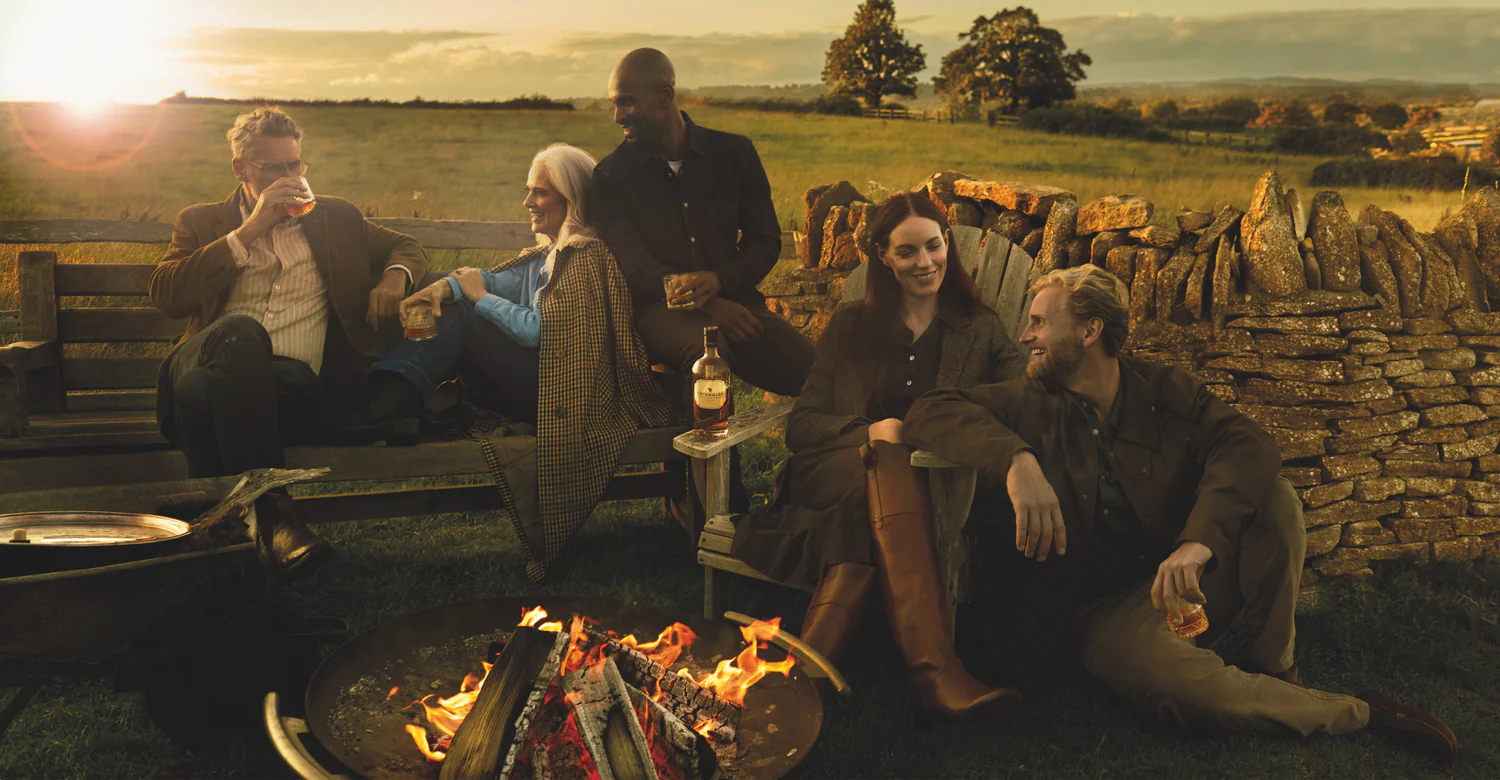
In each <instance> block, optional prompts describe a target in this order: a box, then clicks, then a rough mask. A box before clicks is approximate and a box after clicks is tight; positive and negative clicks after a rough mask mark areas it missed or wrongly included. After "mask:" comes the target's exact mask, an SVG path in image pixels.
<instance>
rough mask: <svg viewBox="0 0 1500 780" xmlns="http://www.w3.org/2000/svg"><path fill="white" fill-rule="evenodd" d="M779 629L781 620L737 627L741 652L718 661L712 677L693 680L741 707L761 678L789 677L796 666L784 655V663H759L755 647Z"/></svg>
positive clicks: (762, 621)
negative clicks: (775, 674) (740, 638)
mask: <svg viewBox="0 0 1500 780" xmlns="http://www.w3.org/2000/svg"><path fill="white" fill-rule="evenodd" d="M780 626H781V618H771V620H769V621H765V620H757V621H755V622H754V623H751V624H750V625H748V626H741V627H740V635H741V636H743V637H744V638H745V649H744V650H741V651H740V654H739V655H737V656H735V657H734V658H733V659H732V660H724V661H720V662H719V668H717V669H715V670H714V673H713V674H710V675H705V676H704V677H703V678H702V679H700V680H697V683H698V684H699V685H701V686H703V687H704V688H708V689H709V690H711V691H713V692H715V693H717V694H719V697H720V698H722V699H727V700H728V701H732V702H734V703H735V704H744V703H745V691H748V690H750V686H752V685H754V684H756V683H758V682H760V680H761V678H762V677H765V676H766V675H767V674H770V673H772V672H775V673H778V674H783V675H784V674H790V673H791V671H792V664H794V663H796V659H795V658H793V657H792V656H790V655H788V656H787V657H786V660H784V661H773V662H770V663H767V662H765V661H762V660H760V653H759V652H758V650H759V648H762V647H765V646H766V645H768V644H769V643H770V641H771V637H773V636H775V635H776V631H777V629H779V628H780ZM699 733H700V734H701V733H702V732H699ZM705 736H707V735H705Z"/></svg>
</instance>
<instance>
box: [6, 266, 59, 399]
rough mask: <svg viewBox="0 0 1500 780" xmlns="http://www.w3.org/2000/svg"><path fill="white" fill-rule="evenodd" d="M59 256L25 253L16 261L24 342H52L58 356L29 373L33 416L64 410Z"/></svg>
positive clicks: (25, 383)
mask: <svg viewBox="0 0 1500 780" xmlns="http://www.w3.org/2000/svg"><path fill="white" fill-rule="evenodd" d="M56 268H57V253H56V252H22V253H21V256H20V257H19V258H17V260H16V282H17V287H18V288H19V293H20V296H21V306H20V309H21V340H22V341H42V342H51V343H52V345H53V347H54V348H55V349H56V350H57V352H58V354H56V355H54V356H53V357H54V358H55V359H54V360H53V361H52V365H50V366H44V367H41V368H35V369H32V370H30V371H27V372H26V373H25V375H24V376H23V377H22V383H21V388H22V393H23V394H24V396H25V398H26V399H27V400H28V402H29V403H28V405H29V407H30V410H31V412H32V413H34V414H59V413H61V412H62V410H63V386H62V370H61V367H60V365H59V364H60V363H61V362H62V360H61V358H62V355H61V347H58V346H57V283H56V280H55V279H54V276H53V271H54V269H56Z"/></svg>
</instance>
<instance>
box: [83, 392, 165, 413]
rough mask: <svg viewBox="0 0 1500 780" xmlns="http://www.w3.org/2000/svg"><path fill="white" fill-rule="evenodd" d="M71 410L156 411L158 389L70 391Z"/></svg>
mask: <svg viewBox="0 0 1500 780" xmlns="http://www.w3.org/2000/svg"><path fill="white" fill-rule="evenodd" d="M67 407H68V411H69V412H112V411H139V410H147V411H154V410H155V409H156V390H155V389H151V390H132V391H129V392H124V393H69V394H68V402H67Z"/></svg>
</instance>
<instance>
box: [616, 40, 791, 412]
mask: <svg viewBox="0 0 1500 780" xmlns="http://www.w3.org/2000/svg"><path fill="white" fill-rule="evenodd" d="M676 84H677V77H676V73H675V71H674V69H673V68H672V62H671V61H670V60H668V59H667V56H666V55H665V54H663V53H661V52H660V51H657V50H656V49H636V50H635V51H632V52H630V53H629V54H627V55H625V58H624V59H622V60H620V64H619V65H618V66H616V68H615V70H614V73H613V74H612V75H611V76H610V80H609V100H610V102H611V103H613V104H614V111H615V122H616V124H619V125H620V126H621V127H622V128H624V131H625V141H624V142H623V143H621V144H620V146H619V147H618V148H616V149H615V150H614V151H613V152H611V153H610V155H609V156H608V157H605V158H604V159H603V160H601V161H600V162H599V165H598V167H596V168H595V169H594V183H595V187H596V190H597V192H596V194H595V198H596V203H597V204H598V206H597V214H598V228H599V232H600V234H601V236H602V237H603V238H604V241H605V243H607V244H609V247H610V249H611V250H612V251H613V252H614V255H615V259H616V260H617V261H618V262H619V264H620V270H621V271H623V272H624V274H625V279H626V282H627V283H628V284H629V285H630V291H631V295H632V296H633V297H634V298H635V304H636V327H637V328H638V329H639V330H640V333H641V338H642V340H643V341H645V343H646V351H647V352H648V353H649V354H650V357H651V360H652V362H656V363H665V364H667V365H669V366H671V367H673V368H675V369H678V370H679V371H681V372H683V373H684V374H686V373H689V372H690V371H691V370H692V366H693V361H695V360H697V359H698V357H699V356H701V355H702V354H703V328H704V326H706V325H718V326H719V330H720V332H721V337H720V339H719V354H720V355H721V356H722V357H723V358H724V359H725V360H727V361H728V362H729V367H730V370H732V371H733V372H734V373H735V374H737V375H739V376H740V377H742V378H744V379H745V380H746V381H748V382H750V383H751V384H753V385H755V386H757V387H760V388H763V389H765V390H770V391H771V392H773V393H779V394H781V395H797V394H798V393H799V392H801V390H802V383H803V381H804V380H806V379H807V372H808V370H810V369H811V368H812V362H813V356H814V355H815V353H816V350H815V349H814V348H813V345H812V342H810V341H808V340H807V338H806V337H804V336H803V335H802V334H801V333H799V332H797V329H796V328H793V327H792V326H791V324H789V323H788V322H787V321H786V320H783V319H782V318H780V317H778V316H776V315H775V314H772V313H771V312H770V311H769V310H767V309H766V302H765V299H764V298H763V297H761V295H760V293H759V292H758V291H757V290H756V289H755V286H756V285H757V284H759V283H760V281H761V279H764V278H765V276H766V274H767V273H769V272H770V270H771V268H772V267H773V266H775V265H776V259H777V257H778V256H779V255H780V253H781V226H780V225H779V224H777V221H776V209H775V207H774V206H773V205H772V203H771V185H770V182H769V181H767V179H766V171H765V168H763V167H762V166H761V163H760V156H759V155H757V154H756V152H755V145H754V144H752V143H751V142H750V139H748V138H745V137H744V136H739V135H731V134H729V133H721V132H719V131H717V130H709V129H708V128H705V127H699V126H698V125H695V124H693V121H692V120H691V119H689V118H688V116H687V114H685V113H683V112H682V111H680V110H678V108H677V88H676ZM668 274H685V275H686V278H685V279H684V280H683V281H682V283H681V286H680V287H679V288H678V292H677V293H676V294H675V296H674V300H673V301H672V303H673V304H674V305H676V306H680V307H681V308H668V307H667V303H668V302H667V300H666V292H665V289H664V287H663V278H664V277H665V276H667V275H668Z"/></svg>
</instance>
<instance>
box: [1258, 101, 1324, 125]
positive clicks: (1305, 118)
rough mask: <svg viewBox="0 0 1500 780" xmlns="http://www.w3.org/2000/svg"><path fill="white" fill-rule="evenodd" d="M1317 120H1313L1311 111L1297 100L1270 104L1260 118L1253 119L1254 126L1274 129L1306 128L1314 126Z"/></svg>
mask: <svg viewBox="0 0 1500 780" xmlns="http://www.w3.org/2000/svg"><path fill="white" fill-rule="evenodd" d="M1317 123H1318V120H1316V119H1314V118H1313V114H1312V111H1311V110H1309V109H1308V107H1307V106H1306V105H1305V104H1304V103H1302V102H1301V101H1298V100H1286V101H1282V102H1279V103H1272V104H1270V105H1268V106H1266V108H1265V110H1264V111H1261V112H1260V116H1259V117H1257V118H1256V119H1255V126H1256V127H1261V128H1266V129H1276V128H1280V127H1307V126H1309V125H1315V124H1317Z"/></svg>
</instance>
